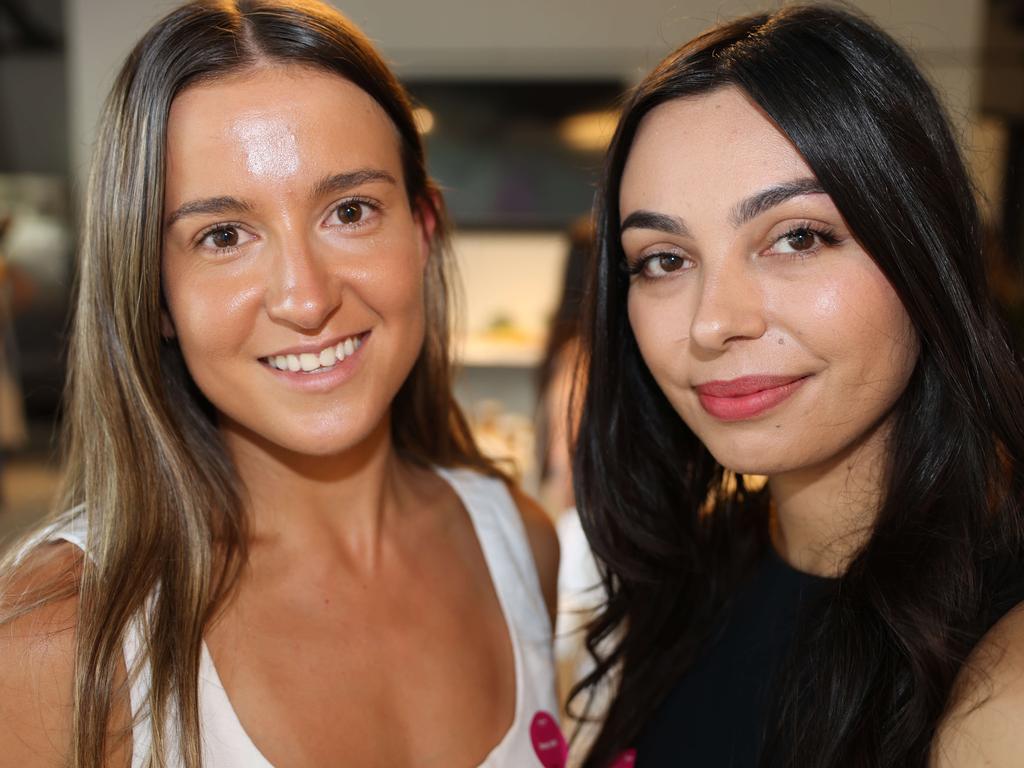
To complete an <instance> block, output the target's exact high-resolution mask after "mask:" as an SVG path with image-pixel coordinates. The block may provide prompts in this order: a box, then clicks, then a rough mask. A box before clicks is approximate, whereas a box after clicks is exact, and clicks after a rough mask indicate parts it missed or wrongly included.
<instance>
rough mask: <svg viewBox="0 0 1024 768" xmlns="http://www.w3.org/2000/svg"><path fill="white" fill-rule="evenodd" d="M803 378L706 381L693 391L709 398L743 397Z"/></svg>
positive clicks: (781, 377)
mask: <svg viewBox="0 0 1024 768" xmlns="http://www.w3.org/2000/svg"><path fill="white" fill-rule="evenodd" d="M802 378H805V374H804V375H796V376H774V375H769V374H756V375H753V376H741V377H739V378H738V379H729V380H728V381H724V380H722V381H707V382H705V383H703V384H697V385H696V386H695V387H694V389H696V390H697V392H698V393H699V394H701V395H707V396H709V397H743V396H745V395H752V394H754V393H755V392H761V391H762V390H765V389H774V388H775V387H782V386H785V385H786V384H792V383H793V382H794V381H798V380H800V379H802Z"/></svg>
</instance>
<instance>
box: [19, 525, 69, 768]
mask: <svg viewBox="0 0 1024 768" xmlns="http://www.w3.org/2000/svg"><path fill="white" fill-rule="evenodd" d="M80 568H81V553H80V552H79V550H78V549H77V548H76V547H74V546H73V545H71V544H67V543H59V544H49V545H44V546H42V547H40V548H39V549H37V550H36V551H34V552H33V553H32V554H31V555H29V557H28V558H27V559H26V561H25V563H24V564H23V566H22V567H20V568H19V570H18V572H17V573H16V574H14V575H13V576H12V577H10V578H9V579H8V580H6V581H5V582H4V584H3V587H2V592H0V613H2V614H3V615H5V616H12V617H13V618H11V619H10V620H9V621H7V622H5V623H2V624H0V754H2V755H3V756H4V759H5V760H6V761H9V763H7V764H9V765H19V766H50V765H54V766H56V765H64V764H65V763H66V761H67V754H68V746H69V745H70V743H71V735H70V734H71V730H70V725H71V711H72V710H71V702H72V680H73V675H74V656H75V629H76V622H77V599H76V596H75V594H74V584H75V583H76V582H77V577H78V575H79V573H80ZM49 587H66V588H67V591H68V592H69V594H67V595H66V596H63V597H60V598H58V599H56V600H54V601H52V602H49V603H46V604H44V605H42V606H40V607H34V608H33V607H31V604H32V602H34V601H33V596H34V595H38V594H39V593H40V591H41V590H44V589H48V588H49Z"/></svg>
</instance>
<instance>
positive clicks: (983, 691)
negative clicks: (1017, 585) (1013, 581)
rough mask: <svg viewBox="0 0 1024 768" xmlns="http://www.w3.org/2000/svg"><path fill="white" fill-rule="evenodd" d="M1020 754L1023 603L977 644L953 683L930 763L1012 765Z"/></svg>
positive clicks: (1023, 745)
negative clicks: (947, 708) (950, 698)
mask: <svg viewBox="0 0 1024 768" xmlns="http://www.w3.org/2000/svg"><path fill="white" fill-rule="evenodd" d="M1021 755H1024V605H1018V606H1017V607H1016V608H1015V609H1014V610H1012V611H1011V612H1010V613H1008V614H1007V615H1006V616H1004V617H1003V618H1002V619H1001V620H1000V621H999V622H998V623H997V624H996V625H995V626H994V627H993V628H992V629H991V630H989V632H988V633H987V634H986V635H985V636H984V637H983V638H982V639H981V642H979V643H978V647H977V648H976V649H975V650H974V652H973V653H972V654H971V657H970V659H968V662H967V664H965V665H964V668H963V670H962V671H961V672H960V675H959V676H958V679H957V682H956V684H955V685H954V688H953V698H952V704H951V706H950V709H949V711H948V712H947V714H946V715H945V717H944V718H943V720H942V722H941V723H940V724H939V728H938V731H937V733H936V736H935V740H934V741H933V744H932V754H931V760H930V765H931V768H1012V767H1013V766H1019V765H1020V764H1021Z"/></svg>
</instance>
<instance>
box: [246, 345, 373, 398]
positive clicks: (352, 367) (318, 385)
mask: <svg viewBox="0 0 1024 768" xmlns="http://www.w3.org/2000/svg"><path fill="white" fill-rule="evenodd" d="M369 341H370V334H369V333H367V334H365V335H364V336H363V337H362V343H361V344H360V345H359V349H357V350H356V351H355V352H353V353H352V354H351V355H347V356H346V357H345V359H344V360H342V361H340V362H337V363H335V364H334V365H333V366H331V367H330V368H328V369H326V370H324V369H320V370H319V371H313V372H311V373H305V372H304V371H282V370H279V369H278V368H275V367H274V366H272V365H270V364H268V363H264V362H262V361H261V362H260V365H262V366H263V367H264V368H265V369H266V370H267V371H268V372H270V373H271V374H272V375H273V376H274V377H275V378H277V379H278V380H279V381H281V382H283V383H284V384H287V385H288V387H289V388H290V389H296V390H299V391H300V392H314V393H316V392H330V391H331V390H332V389H334V388H335V387H338V386H340V385H342V384H344V383H345V382H346V381H348V380H349V379H351V378H352V377H353V376H355V374H356V371H357V370H358V368H359V364H360V363H361V362H362V359H363V350H365V349H366V345H367V343H368V342H369Z"/></svg>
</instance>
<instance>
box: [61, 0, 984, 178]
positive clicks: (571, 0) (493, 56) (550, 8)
mask: <svg viewBox="0 0 1024 768" xmlns="http://www.w3.org/2000/svg"><path fill="white" fill-rule="evenodd" d="M65 3H66V4H65V14H66V19H65V31H66V39H67V44H68V58H67V66H68V90H69V92H70V118H71V125H70V141H69V143H70V155H71V162H72V173H73V175H74V176H75V177H76V178H79V179H81V178H83V177H84V169H85V168H86V167H87V159H88V156H89V152H90V148H91V143H92V138H93V131H94V126H95V123H96V119H97V116H98V115H99V112H100V105H101V103H102V100H103V98H104V96H105V94H106V91H107V89H108V88H109V87H110V84H111V82H112V81H113V78H114V74H115V72H116V69H117V67H118V66H119V64H120V62H121V60H122V59H123V58H124V56H125V55H126V54H127V53H128V51H129V50H130V48H131V46H132V44H133V43H134V42H135V41H136V40H137V39H138V37H139V36H140V35H141V34H142V32H144V31H145V29H146V28H147V27H148V26H149V25H150V24H151V23H152V22H153V21H154V20H156V19H157V18H158V17H159V16H160V15H162V14H163V13H165V12H166V11H168V10H169V9H171V8H173V7H175V6H176V5H178V2H177V1H176V0H65ZM851 4H852V5H854V6H858V7H860V8H862V9H863V10H864V11H866V12H867V13H868V14H870V15H871V16H872V17H873V18H874V19H875V20H876V21H877V22H879V23H880V24H881V25H882V26H884V27H885V28H886V29H887V30H889V32H890V33H892V34H894V35H895V36H896V37H897V38H898V39H900V40H901V41H903V42H904V43H906V44H909V45H910V46H911V47H912V48H913V50H914V51H915V52H916V54H917V56H918V60H919V61H920V62H921V63H922V64H923V65H924V66H925V68H926V69H927V71H928V72H929V73H930V75H931V77H932V79H933V81H934V82H935V83H936V84H937V85H938V87H939V90H940V91H941V92H942V94H943V96H944V97H945V98H946V101H947V104H948V105H949V108H950V110H951V112H952V113H953V115H954V117H955V118H956V120H957V122H958V123H959V124H960V125H961V127H962V128H964V129H965V130H968V135H967V137H966V145H967V146H968V148H969V149H970V148H971V147H972V146H973V145H974V144H975V143H976V138H975V137H974V136H973V134H972V133H970V131H969V122H968V120H967V118H968V117H969V115H970V113H971V111H972V108H973V106H974V105H975V103H976V92H977V82H978V67H977V64H978V55H977V54H978V46H979V40H980V36H981V31H982V23H983V20H984V19H983V16H984V0H854V2H852V3H851ZM335 5H337V6H338V7H339V8H341V9H342V10H343V11H344V12H345V13H347V14H348V15H349V16H350V17H351V18H352V19H353V20H354V21H355V22H356V23H358V24H359V25H360V26H361V27H362V28H363V29H364V30H365V31H366V32H367V34H369V35H370V37H372V38H373V39H374V40H375V41H376V42H377V44H378V45H379V46H380V48H381V49H382V50H383V51H384V54H385V55H386V56H387V58H388V59H389V60H390V61H391V62H392V63H393V64H394V65H395V67H396V69H397V70H398V72H399V74H400V75H402V76H404V77H410V78H433V77H438V78H440V77H458V78H466V77H480V78H494V77H500V78H520V79H528V78H534V77H546V76H547V77H558V78H563V79H565V78H573V77H581V78H591V77H593V78H607V77H621V78H623V79H624V80H627V81H633V80H636V79H638V78H639V77H640V75H642V74H643V73H644V72H645V71H646V70H647V69H649V68H650V67H651V66H653V65H654V64H655V63H656V62H657V61H658V60H659V59H660V58H661V57H662V56H663V55H664V54H665V53H666V52H668V51H669V50H671V49H672V48H674V47H675V46H677V45H678V44H680V43H682V42H684V41H685V40H687V39H689V38H690V37H692V36H694V35H695V34H696V33H698V32H700V31H701V30H703V29H704V28H706V27H707V26H709V25H710V24H712V23H714V22H715V21H716V20H717V19H719V18H728V17H731V16H735V15H738V14H740V13H744V12H748V11H753V10H757V9H759V8H764V7H773V6H777V5H778V3H770V2H769V3H765V2H756V1H755V0H745V1H742V2H741V1H740V0H633V2H630V3H622V2H621V0H555V2H551V0H519V1H518V2H515V3H509V2H507V0H429V2H425V1H421V0H406V1H405V2H395V0H391V1H390V2H388V1H386V0H385V1H384V2H382V0H343V1H342V2H336V3H335ZM985 151H986V150H985V148H984V147H982V154H984V153H985ZM983 160H984V158H983Z"/></svg>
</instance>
